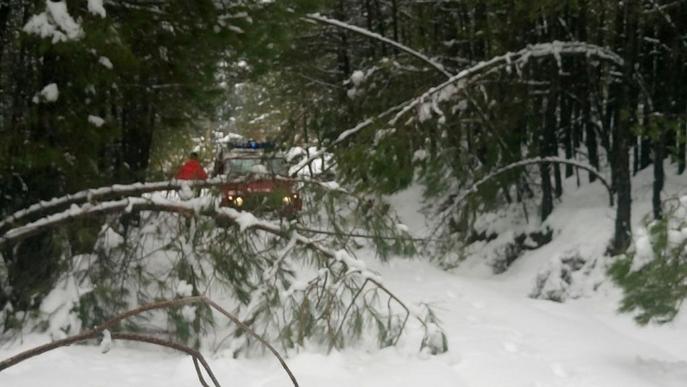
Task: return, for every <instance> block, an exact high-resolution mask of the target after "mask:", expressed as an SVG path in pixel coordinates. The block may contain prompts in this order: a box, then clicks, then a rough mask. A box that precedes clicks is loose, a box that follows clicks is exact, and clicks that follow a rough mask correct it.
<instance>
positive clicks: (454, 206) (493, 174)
mask: <svg viewBox="0 0 687 387" xmlns="http://www.w3.org/2000/svg"><path fill="white" fill-rule="evenodd" d="M547 163H553V164H564V165H572V166H573V167H575V168H579V169H583V170H585V171H588V172H589V173H591V174H593V175H594V176H596V177H597V178H598V179H599V181H600V182H601V184H603V186H604V187H606V190H607V191H608V200H609V205H611V206H613V194H614V192H613V188H612V187H611V184H610V183H609V182H608V180H606V178H605V177H604V175H602V174H601V172H599V171H598V170H597V169H596V168H594V167H593V166H591V165H588V164H584V163H581V162H579V161H575V160H568V159H563V158H560V157H541V158H532V159H525V160H520V161H518V162H515V163H512V164H509V165H507V166H505V167H503V168H499V169H497V170H495V171H493V172H491V173H490V174H488V175H487V176H485V177H483V178H481V179H480V180H478V181H477V182H475V183H474V184H472V185H471V186H470V188H468V189H467V190H466V191H464V192H463V193H462V194H461V195H460V196H458V197H457V198H455V199H453V201H452V203H451V204H450V205H449V206H448V207H446V208H445V209H444V210H443V211H441V216H440V220H439V222H438V223H437V225H436V226H435V227H434V230H433V231H432V233H431V234H434V233H436V231H437V230H438V229H439V228H440V227H441V226H442V225H443V224H444V222H445V221H446V219H447V218H448V217H449V216H451V215H452V214H453V213H454V212H455V210H456V209H458V208H460V207H461V206H462V205H463V203H464V201H465V199H466V198H467V197H468V196H470V195H471V194H473V193H476V192H477V191H478V190H479V188H480V186H482V185H483V184H484V183H486V182H488V181H490V180H492V179H493V178H495V177H496V176H498V175H501V174H503V173H506V172H508V171H511V170H513V169H516V168H521V167H526V166H528V165H533V164H547Z"/></svg>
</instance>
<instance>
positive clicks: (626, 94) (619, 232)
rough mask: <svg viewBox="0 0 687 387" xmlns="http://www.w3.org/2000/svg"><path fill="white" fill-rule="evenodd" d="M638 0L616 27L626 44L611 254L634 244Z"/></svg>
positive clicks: (616, 91) (617, 87) (618, 90)
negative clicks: (632, 145) (633, 148)
mask: <svg viewBox="0 0 687 387" xmlns="http://www.w3.org/2000/svg"><path fill="white" fill-rule="evenodd" d="M639 8H640V7H639V2H638V0H628V1H626V2H625V3H623V9H622V10H619V11H621V12H619V16H620V17H619V20H618V21H619V24H618V25H617V31H620V33H619V34H618V36H617V37H618V40H619V43H620V42H623V41H624V50H623V56H624V59H625V64H624V68H623V79H622V81H623V82H622V84H619V83H617V82H616V83H615V84H614V85H613V87H612V89H613V90H612V95H614V96H616V103H615V106H616V109H614V122H613V128H612V133H613V155H612V156H613V159H612V160H613V161H612V168H613V176H614V179H613V184H614V188H615V191H616V193H617V195H618V202H617V203H618V204H617V210H616V219H615V233H614V238H613V243H612V248H611V253H613V254H620V253H622V252H624V251H625V250H626V249H627V248H628V247H629V246H630V243H631V241H632V223H631V220H632V175H631V173H630V162H629V161H630V160H629V151H630V142H631V137H632V134H631V133H632V127H633V126H634V122H635V115H634V111H635V110H634V109H635V108H636V106H637V90H636V87H635V83H634V72H635V63H636V61H637V49H638V41H637V40H638V36H637V35H638V34H637V26H638V15H639Z"/></svg>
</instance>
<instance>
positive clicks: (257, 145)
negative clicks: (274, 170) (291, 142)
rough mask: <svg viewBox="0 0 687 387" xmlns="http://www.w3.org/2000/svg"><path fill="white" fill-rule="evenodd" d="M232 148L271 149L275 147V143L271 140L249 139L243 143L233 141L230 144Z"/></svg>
mask: <svg viewBox="0 0 687 387" xmlns="http://www.w3.org/2000/svg"><path fill="white" fill-rule="evenodd" d="M230 145H231V147H232V148H235V149H270V148H274V144H273V143H271V142H257V141H255V140H248V141H246V142H243V143H233V144H230Z"/></svg>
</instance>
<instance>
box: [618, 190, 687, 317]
mask: <svg viewBox="0 0 687 387" xmlns="http://www.w3.org/2000/svg"><path fill="white" fill-rule="evenodd" d="M610 274H611V276H612V277H613V279H614V280H615V281H616V282H617V283H618V285H620V287H621V288H622V289H623V292H624V295H623V299H622V302H621V306H620V310H621V311H624V312H631V313H634V314H635V316H634V317H635V320H636V321H637V322H638V323H640V324H647V323H649V322H655V323H659V324H661V323H666V322H669V321H672V320H673V319H674V318H675V316H676V315H677V314H678V313H679V311H680V306H681V305H682V302H683V301H684V299H685V298H687V196H683V197H681V198H679V199H672V200H669V201H667V202H665V203H664V216H663V219H661V220H656V221H651V220H645V221H644V225H643V227H641V228H639V229H638V230H637V231H636V232H635V235H634V246H633V249H632V250H631V251H630V252H629V253H628V254H626V255H624V256H621V257H619V258H618V261H617V262H616V263H615V264H614V265H613V266H612V267H611V270H610Z"/></svg>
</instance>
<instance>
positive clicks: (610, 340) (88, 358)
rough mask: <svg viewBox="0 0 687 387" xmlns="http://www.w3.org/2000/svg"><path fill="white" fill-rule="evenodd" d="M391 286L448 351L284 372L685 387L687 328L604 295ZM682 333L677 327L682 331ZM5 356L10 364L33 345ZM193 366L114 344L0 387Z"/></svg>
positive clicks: (415, 341) (265, 363)
mask: <svg viewBox="0 0 687 387" xmlns="http://www.w3.org/2000/svg"><path fill="white" fill-rule="evenodd" d="M382 271H383V274H384V276H385V278H386V281H387V283H388V285H389V286H390V287H391V288H392V289H395V290H396V291H397V292H398V293H399V294H400V295H401V296H402V297H403V298H405V299H406V300H407V301H410V302H411V303H418V302H428V303H430V304H431V305H432V306H433V307H434V308H436V310H437V311H438V312H439V313H440V315H441V318H442V325H443V327H444V328H445V329H446V331H447V333H448V337H449V348H450V350H449V352H448V353H446V354H443V355H439V356H428V355H425V354H420V353H419V352H418V347H419V340H420V331H419V329H411V330H410V332H409V334H408V335H406V336H405V337H404V338H403V340H402V342H401V343H400V345H399V346H398V347H397V348H387V349H384V350H366V349H364V348H354V349H349V350H346V351H343V352H339V353H333V354H331V355H329V356H326V355H323V354H321V353H318V352H317V351H315V350H309V351H305V352H303V353H301V354H298V355H295V356H293V357H292V358H291V359H290V360H289V364H290V365H291V367H292V368H293V370H294V372H295V374H296V376H297V377H298V379H299V381H300V383H301V385H302V386H321V385H324V384H326V385H329V386H370V387H372V386H375V387H379V386H471V387H499V386H503V387H520V386H522V387H536V386H542V387H543V386H561V387H563V386H575V387H602V386H608V387H611V386H623V387H659V386H660V387H673V386H674V387H678V386H679V387H682V386H684V385H685V384H684V383H685V380H686V379H687V334H686V333H687V329H685V327H686V326H687V324H680V323H679V322H678V323H677V324H675V326H673V327H662V328H660V329H659V328H638V327H636V326H634V325H633V323H632V322H631V320H630V319H629V317H628V316H617V315H615V314H614V313H613V307H612V305H610V304H606V302H608V303H610V302H612V301H611V300H610V299H609V300H608V301H604V299H605V298H604V297H596V298H594V299H590V300H584V301H576V302H572V303H567V304H557V303H553V302H548V301H538V300H532V299H528V298H526V297H523V296H522V295H521V294H517V292H513V291H512V287H509V286H500V285H499V284H498V283H496V282H494V281H493V280H492V281H490V280H484V279H475V278H468V277H464V276H460V275H456V274H451V273H445V272H442V271H440V270H437V269H435V268H434V267H432V266H431V265H429V264H426V263H422V262H410V261H395V262H393V263H392V264H390V265H387V266H385V267H383V268H382ZM680 327H681V328H680ZM38 341H40V339H39V338H38V337H31V338H29V339H28V340H27V342H26V343H25V344H23V345H21V346H14V347H12V348H3V349H0V357H3V358H4V357H6V356H8V355H11V354H12V353H14V352H16V351H17V350H19V349H20V348H26V347H28V346H29V345H30V344H37V343H38ZM210 363H211V365H212V367H213V369H214V370H215V372H216V373H217V375H218V378H219V379H220V381H222V382H224V385H227V386H256V387H258V386H274V387H276V386H288V385H289V384H290V383H289V380H288V378H287V377H286V375H285V374H284V373H283V371H282V370H281V369H280V367H279V365H278V364H277V363H276V361H274V360H273V359H272V358H267V357H266V358H260V359H239V360H235V359H232V358H230V357H222V356H219V357H214V358H212V359H211V360H210ZM196 384H197V381H196V379H195V373H194V371H193V366H192V363H191V360H190V359H189V358H186V357H183V356H180V355H177V354H175V353H169V352H160V351H158V350H157V349H155V348H150V347H143V346H136V347H131V346H128V347H123V346H122V345H115V347H114V348H113V350H112V351H111V352H110V353H108V354H101V353H100V351H99V350H98V348H97V347H87V346H75V347H72V348H65V349H59V350H57V351H54V352H52V353H49V354H47V355H44V356H42V357H39V358H35V359H31V360H28V361H26V362H24V363H22V364H20V365H18V366H15V367H13V368H11V369H8V370H6V371H5V372H3V373H1V374H0V386H3V387H5V386H7V387H9V386H12V387H15V386H16V387H22V386H54V387H62V386H65V387H66V386H70V387H72V386H98V387H106V386H189V385H196Z"/></svg>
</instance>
